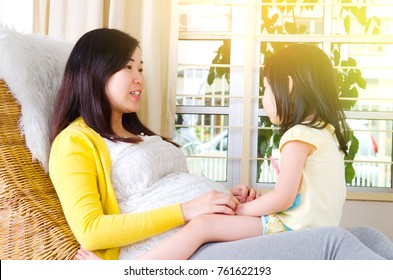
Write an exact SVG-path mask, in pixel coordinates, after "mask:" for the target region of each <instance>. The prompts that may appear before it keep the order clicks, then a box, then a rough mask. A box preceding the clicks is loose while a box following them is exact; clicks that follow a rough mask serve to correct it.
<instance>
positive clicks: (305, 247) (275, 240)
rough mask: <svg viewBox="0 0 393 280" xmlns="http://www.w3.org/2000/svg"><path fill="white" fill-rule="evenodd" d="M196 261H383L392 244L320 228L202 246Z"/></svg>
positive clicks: (369, 234) (368, 234) (357, 232)
mask: <svg viewBox="0 0 393 280" xmlns="http://www.w3.org/2000/svg"><path fill="white" fill-rule="evenodd" d="M190 259H193V260H209V259H210V260H242V259H243V260H258V259H259V260H383V259H389V260H392V259H393V242H392V241H390V240H389V239H388V238H387V237H386V236H385V235H383V234H382V233H381V232H379V231H378V230H376V229H374V228H371V227H366V226H358V227H351V228H342V227H320V228H314V229H304V230H299V231H294V232H284V233H276V234H271V235H266V236H259V237H254V238H248V239H243V240H238V241H232V242H214V243H208V244H205V245H203V246H202V247H200V248H199V250H198V251H197V252H195V254H194V255H193V256H192V257H191V258H190Z"/></svg>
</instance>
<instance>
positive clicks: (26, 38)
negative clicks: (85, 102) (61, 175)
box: [0, 25, 73, 172]
mask: <svg viewBox="0 0 393 280" xmlns="http://www.w3.org/2000/svg"><path fill="white" fill-rule="evenodd" d="M72 46H73V45H72V44H70V43H66V42H62V41H57V40H54V39H51V38H49V37H45V36H42V35H28V34H22V33H18V32H16V31H15V30H13V29H10V28H8V27H5V26H2V25H0V79H2V80H4V81H5V82H6V84H7V85H8V87H9V89H10V90H11V93H12V94H13V95H14V96H15V98H16V99H17V100H18V102H19V103H20V105H21V110H22V115H21V119H20V122H19V126H20V130H21V133H22V134H23V135H24V136H25V139H26V144H27V147H28V148H29V149H30V151H31V153H32V156H33V160H38V161H39V162H40V163H41V165H42V167H43V168H44V170H45V172H48V160H49V151H50V143H49V122H50V117H51V114H52V107H53V101H54V97H55V95H56V93H57V90H58V87H59V85H60V82H61V79H62V75H63V71H64V67H65V64H66V61H67V58H68V55H69V53H70V52H71V48H72Z"/></svg>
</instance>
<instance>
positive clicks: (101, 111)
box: [50, 28, 167, 143]
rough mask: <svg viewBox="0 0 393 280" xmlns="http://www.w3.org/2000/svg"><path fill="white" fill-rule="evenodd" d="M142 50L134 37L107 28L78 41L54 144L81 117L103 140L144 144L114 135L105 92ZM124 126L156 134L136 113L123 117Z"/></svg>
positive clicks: (59, 104)
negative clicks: (110, 81) (109, 82)
mask: <svg viewBox="0 0 393 280" xmlns="http://www.w3.org/2000/svg"><path fill="white" fill-rule="evenodd" d="M139 47H140V46H139V42H138V40H136V39H135V38H133V37H131V36H130V35H128V34H126V33H124V32H122V31H119V30H116V29H108V28H100V29H95V30H92V31H89V32H87V33H86V34H84V35H83V36H82V37H81V38H80V39H79V40H78V41H77V43H76V44H75V46H74V48H73V49H72V51H71V54H70V56H69V58H68V61H67V64H66V67H65V71H64V76H63V80H62V83H61V86H60V89H59V91H58V94H57V96H56V100H55V105H54V114H53V118H52V122H51V130H50V141H51V143H52V142H53V141H54V139H55V138H56V136H57V135H58V134H59V133H60V132H61V131H62V130H63V129H65V128H66V127H67V126H68V125H69V124H70V123H71V122H72V121H74V120H75V119H76V118H78V117H79V116H81V117H82V118H83V120H84V121H85V122H86V124H87V125H88V126H89V127H91V128H92V129H94V130H95V131H96V132H97V133H99V134H100V135H101V136H102V137H105V138H108V139H112V140H113V139H114V140H117V141H125V142H131V143H137V142H140V141H141V139H139V138H138V137H130V138H120V137H118V136H117V135H115V133H114V131H113V129H112V126H111V115H112V109H111V106H110V102H109V99H108V98H107V95H106V93H105V86H106V83H107V81H108V79H109V78H110V77H111V76H112V75H113V74H114V73H116V72H118V71H119V70H120V69H122V68H123V67H124V66H125V65H126V64H127V62H128V61H129V59H130V57H131V56H132V54H133V53H134V51H135V50H136V49H137V48H139ZM123 125H124V127H125V129H127V130H128V131H129V132H131V133H133V134H135V135H139V134H141V133H143V134H145V135H155V133H154V132H152V131H151V130H150V129H148V128H147V127H145V126H144V125H143V124H142V122H141V121H140V120H139V118H138V116H137V114H136V113H125V114H123ZM164 139H165V138H164ZM165 140H167V139H165Z"/></svg>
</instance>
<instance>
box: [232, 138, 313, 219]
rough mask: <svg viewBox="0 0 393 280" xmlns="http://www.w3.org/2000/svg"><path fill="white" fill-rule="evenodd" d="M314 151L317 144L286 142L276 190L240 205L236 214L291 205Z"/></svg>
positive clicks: (266, 211) (260, 212)
mask: <svg viewBox="0 0 393 280" xmlns="http://www.w3.org/2000/svg"><path fill="white" fill-rule="evenodd" d="M314 151H315V146H313V145H311V144H308V143H305V142H301V141H290V142H288V143H286V144H285V145H284V146H283V148H282V150H281V166H280V169H281V170H280V174H279V176H278V178H277V182H276V186H275V188H274V190H272V191H270V192H268V193H266V194H264V195H262V196H261V197H259V198H257V199H255V200H253V201H250V202H248V203H245V204H242V205H239V206H238V207H237V209H236V214H237V215H245V216H262V215H268V214H272V213H277V212H280V211H283V210H286V209H288V208H289V207H291V206H292V204H293V202H294V200H295V197H296V194H297V192H298V190H299V186H300V182H301V178H302V173H303V167H304V164H305V162H306V159H307V157H308V156H309V155H310V154H312V153H313V152H314Z"/></svg>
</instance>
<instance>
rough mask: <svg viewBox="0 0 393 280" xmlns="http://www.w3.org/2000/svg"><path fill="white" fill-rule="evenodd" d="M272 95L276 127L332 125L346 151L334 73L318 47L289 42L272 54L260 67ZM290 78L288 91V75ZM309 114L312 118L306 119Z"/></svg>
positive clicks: (345, 131) (346, 129)
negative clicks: (276, 120) (262, 66)
mask: <svg viewBox="0 0 393 280" xmlns="http://www.w3.org/2000/svg"><path fill="white" fill-rule="evenodd" d="M263 76H264V77H266V79H267V82H268V83H269V85H270V87H271V89H272V92H273V94H274V97H275V100H276V106H277V115H278V117H279V118H280V120H281V123H280V128H281V132H282V133H284V132H285V131H287V130H288V129H289V128H291V127H293V126H295V125H297V124H304V125H308V126H311V127H315V128H324V127H326V126H327V125H328V124H331V125H333V127H334V129H335V134H336V137H337V140H338V142H339V145H340V149H341V150H342V151H343V152H344V153H345V154H347V150H348V146H347V142H348V137H349V134H348V132H349V129H348V126H347V123H346V121H345V114H344V110H343V109H342V107H341V104H340V101H339V98H338V88H337V82H336V79H337V75H336V73H335V70H334V68H333V66H332V63H331V61H330V59H329V57H328V56H327V55H326V54H325V53H324V52H323V51H322V50H321V49H320V48H318V47H316V46H312V45H306V44H293V45H290V46H288V47H287V48H284V49H281V50H279V51H278V52H277V53H275V54H273V55H272V56H271V57H270V58H269V59H268V60H267V62H266V64H265V67H264V69H263ZM288 76H291V77H292V80H293V88H292V91H293V92H292V94H290V92H289V78H288ZM310 115H313V116H314V117H313V119H312V120H310V121H309V120H307V122H306V118H307V117H308V116H310Z"/></svg>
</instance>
